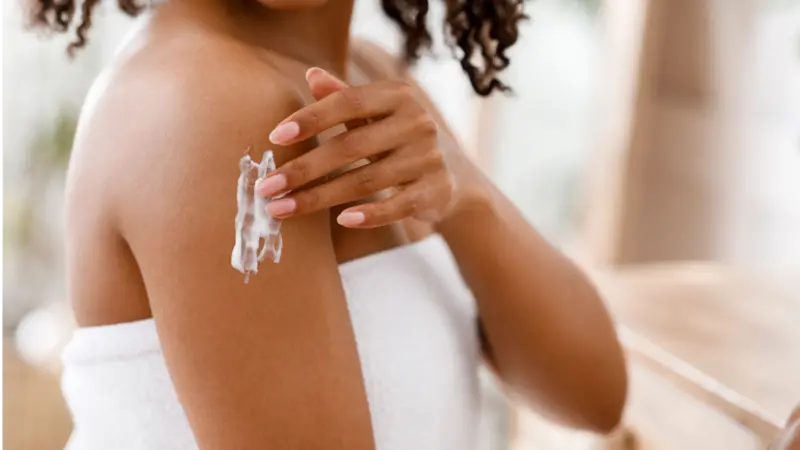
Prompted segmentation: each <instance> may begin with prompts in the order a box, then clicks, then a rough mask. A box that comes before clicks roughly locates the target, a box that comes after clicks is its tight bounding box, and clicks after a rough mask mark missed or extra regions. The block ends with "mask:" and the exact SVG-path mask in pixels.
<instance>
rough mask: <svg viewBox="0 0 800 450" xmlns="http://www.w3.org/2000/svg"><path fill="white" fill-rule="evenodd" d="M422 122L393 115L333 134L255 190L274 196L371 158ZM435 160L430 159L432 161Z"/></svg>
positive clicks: (416, 130)
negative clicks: (336, 134)
mask: <svg viewBox="0 0 800 450" xmlns="http://www.w3.org/2000/svg"><path fill="white" fill-rule="evenodd" d="M422 126H425V124H422V125H420V124H418V123H416V122H414V121H411V120H407V119H405V118H402V117H394V116H393V117H389V118H387V119H384V120H379V121H377V122H374V123H372V124H370V125H367V126H364V127H360V128H357V129H355V130H352V131H348V132H346V133H342V134H340V135H338V136H334V137H333V138H331V139H329V140H328V141H327V142H325V143H324V144H322V145H320V146H319V147H317V148H315V149H313V150H311V151H309V152H307V153H304V154H302V155H300V156H298V157H297V158H295V159H293V160H291V161H289V162H287V163H285V164H284V165H282V166H281V167H279V168H278V169H277V170H275V171H274V172H272V173H270V175H269V176H268V177H267V178H265V179H264V180H262V181H261V182H259V183H258V186H256V193H257V194H258V195H261V196H263V197H274V196H276V195H279V194H282V193H284V192H288V191H291V190H294V189H299V188H301V187H302V186H305V185H306V184H308V183H310V182H312V181H314V180H316V179H318V178H321V177H324V176H326V175H329V174H331V173H333V172H334V171H336V170H339V169H342V168H344V167H345V166H347V165H348V164H350V163H353V162H356V161H359V160H361V159H364V158H373V157H375V156H377V155H380V154H382V153H385V152H388V151H391V150H394V149H398V148H400V147H401V146H403V144H405V142H406V141H407V140H408V136H415V135H416V134H418V133H420V128H421V127H422ZM423 132H424V130H423ZM409 153H410V152H409ZM433 156H436V155H433ZM373 159H377V158H373ZM431 159H433V158H431ZM434 162H435V161H431V163H434Z"/></svg>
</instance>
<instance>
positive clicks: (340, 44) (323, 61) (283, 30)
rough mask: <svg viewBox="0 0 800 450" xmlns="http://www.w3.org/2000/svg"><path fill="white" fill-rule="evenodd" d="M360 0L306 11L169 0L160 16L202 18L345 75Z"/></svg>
mask: <svg viewBox="0 0 800 450" xmlns="http://www.w3.org/2000/svg"><path fill="white" fill-rule="evenodd" d="M353 2H354V0H329V1H328V2H327V3H325V4H324V5H323V6H320V7H316V8H311V9H307V10H300V11H278V10H273V9H269V8H267V7H265V6H263V5H261V4H259V3H257V2H256V1H254V0H192V1H185V0H168V2H167V4H165V5H164V8H160V9H161V10H160V11H159V15H161V14H165V15H166V14H172V13H173V12H174V14H175V15H177V16H179V17H181V18H183V19H187V18H188V19H190V20H200V21H202V22H203V25H204V26H210V27H213V28H214V29H216V30H218V31H222V32H224V33H226V34H229V35H231V36H233V37H235V38H236V39H240V40H243V41H246V42H248V43H249V44H252V45H256V46H258V47H261V48H264V49H266V50H269V51H272V52H275V53H278V54H280V55H282V56H285V57H287V58H290V59H294V60H297V61H299V62H301V63H303V64H306V65H309V66H318V67H322V68H324V69H326V70H329V71H331V72H333V73H337V74H341V75H344V74H345V70H346V67H347V58H348V51H349V41H350V19H351V17H352V13H353Z"/></svg>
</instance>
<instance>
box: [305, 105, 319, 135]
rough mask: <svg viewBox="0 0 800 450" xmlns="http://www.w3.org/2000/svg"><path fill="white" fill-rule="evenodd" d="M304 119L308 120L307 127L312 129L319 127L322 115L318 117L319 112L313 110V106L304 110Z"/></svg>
mask: <svg viewBox="0 0 800 450" xmlns="http://www.w3.org/2000/svg"><path fill="white" fill-rule="evenodd" d="M305 120H306V122H308V125H309V127H310V128H311V129H314V130H316V129H317V128H319V127H320V124H321V123H322V117H320V114H319V112H318V111H315V110H314V109H313V108H309V109H308V110H307V111H306V117H305Z"/></svg>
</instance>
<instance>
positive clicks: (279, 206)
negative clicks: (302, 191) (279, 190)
mask: <svg viewBox="0 0 800 450" xmlns="http://www.w3.org/2000/svg"><path fill="white" fill-rule="evenodd" d="M295 208H297V202H295V201H294V199H293V198H282V199H280V200H274V201H271V202H269V203H267V212H268V213H270V214H272V215H273V216H277V217H280V216H285V215H287V214H290V213H291V212H292V211H294V209H295Z"/></svg>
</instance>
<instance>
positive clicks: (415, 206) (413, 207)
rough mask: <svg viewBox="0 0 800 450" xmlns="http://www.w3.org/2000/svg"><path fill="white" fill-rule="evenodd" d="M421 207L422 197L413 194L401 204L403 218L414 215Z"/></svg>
mask: <svg viewBox="0 0 800 450" xmlns="http://www.w3.org/2000/svg"><path fill="white" fill-rule="evenodd" d="M421 206H422V195H421V194H413V195H411V196H409V197H408V199H407V200H406V202H405V203H404V204H403V207H402V211H403V215H405V216H411V215H414V214H415V213H416V212H418V211H419V210H420V207H421Z"/></svg>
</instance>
